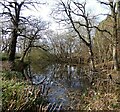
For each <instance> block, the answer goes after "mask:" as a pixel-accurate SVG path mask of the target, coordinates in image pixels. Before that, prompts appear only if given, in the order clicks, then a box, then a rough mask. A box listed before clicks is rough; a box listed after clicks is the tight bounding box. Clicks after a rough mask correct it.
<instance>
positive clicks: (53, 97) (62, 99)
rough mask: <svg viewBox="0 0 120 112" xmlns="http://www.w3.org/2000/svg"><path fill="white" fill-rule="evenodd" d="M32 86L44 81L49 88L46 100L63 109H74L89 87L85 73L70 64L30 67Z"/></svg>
mask: <svg viewBox="0 0 120 112" xmlns="http://www.w3.org/2000/svg"><path fill="white" fill-rule="evenodd" d="M31 73H32V75H33V79H32V81H33V84H39V83H41V81H43V80H44V79H45V80H46V85H47V87H49V88H50V89H49V91H48V95H47V96H48V100H49V102H51V103H56V104H58V105H59V104H62V106H64V107H67V108H68V107H69V108H73V109H74V108H76V106H77V104H79V102H80V96H81V95H82V94H83V93H84V92H85V91H86V90H87V89H88V88H89V87H90V80H89V77H88V74H87V71H86V70H85V68H84V67H82V66H80V65H70V64H58V63H56V64H49V65H47V66H45V65H44V66H43V65H42V64H34V65H32V66H31Z"/></svg>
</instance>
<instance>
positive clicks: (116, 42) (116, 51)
mask: <svg viewBox="0 0 120 112" xmlns="http://www.w3.org/2000/svg"><path fill="white" fill-rule="evenodd" d="M98 1H99V2H100V3H101V4H104V5H106V6H108V7H109V8H110V10H111V14H108V15H109V16H110V17H111V18H112V22H113V27H112V29H113V31H112V39H113V61H114V69H115V70H117V71H119V70H120V65H119V64H120V58H119V57H120V32H119V21H120V20H119V15H120V14H119V13H120V12H119V2H114V1H113V0H108V2H102V1H100V0H98ZM117 6H118V7H117Z"/></svg>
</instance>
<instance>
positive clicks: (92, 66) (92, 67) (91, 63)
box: [89, 45, 95, 71]
mask: <svg viewBox="0 0 120 112" xmlns="http://www.w3.org/2000/svg"><path fill="white" fill-rule="evenodd" d="M89 54H90V66H91V69H92V70H93V71H94V70H95V62H94V53H93V51H92V46H91V45H90V46H89Z"/></svg>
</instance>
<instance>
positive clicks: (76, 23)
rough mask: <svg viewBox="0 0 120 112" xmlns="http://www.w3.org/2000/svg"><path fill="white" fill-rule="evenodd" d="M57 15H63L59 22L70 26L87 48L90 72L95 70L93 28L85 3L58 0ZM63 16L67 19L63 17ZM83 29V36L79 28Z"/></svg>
mask: <svg viewBox="0 0 120 112" xmlns="http://www.w3.org/2000/svg"><path fill="white" fill-rule="evenodd" d="M58 5H59V6H58V10H57V12H58V13H60V12H61V13H62V14H63V13H64V12H65V14H64V16H63V17H64V18H62V19H61V21H65V22H67V23H69V24H71V25H72V28H73V29H74V31H75V32H76V33H77V35H78V37H79V38H80V40H82V42H83V43H84V44H85V45H86V46H87V47H88V49H89V53H90V60H91V68H92V70H94V69H95V64H94V53H93V50H92V47H93V46H92V45H93V44H92V35H91V32H92V28H94V27H93V26H94V25H93V24H92V20H93V18H91V17H90V16H89V13H88V12H87V10H86V2H83V3H80V2H75V1H73V0H67V2H63V1H62V0H60V3H59V4H58ZM65 15H66V16H67V17H65ZM81 27H83V28H84V29H85V30H86V34H85V35H83V34H82V33H81V32H80V31H79V28H81Z"/></svg>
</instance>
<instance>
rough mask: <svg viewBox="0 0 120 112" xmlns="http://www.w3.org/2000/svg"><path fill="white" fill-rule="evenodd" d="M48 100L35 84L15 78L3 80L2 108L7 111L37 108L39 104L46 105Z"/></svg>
mask: <svg viewBox="0 0 120 112" xmlns="http://www.w3.org/2000/svg"><path fill="white" fill-rule="evenodd" d="M46 102H47V101H46V99H45V97H43V96H42V95H41V91H40V89H39V88H37V87H35V86H32V85H28V84H26V83H25V82H16V81H14V80H4V81H3V82H2V110H3V111H5V112H7V111H11V112H13V111H28V110H31V109H32V110H36V108H37V107H36V106H37V105H41V104H42V105H43V103H44V105H45V103H46Z"/></svg>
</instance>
